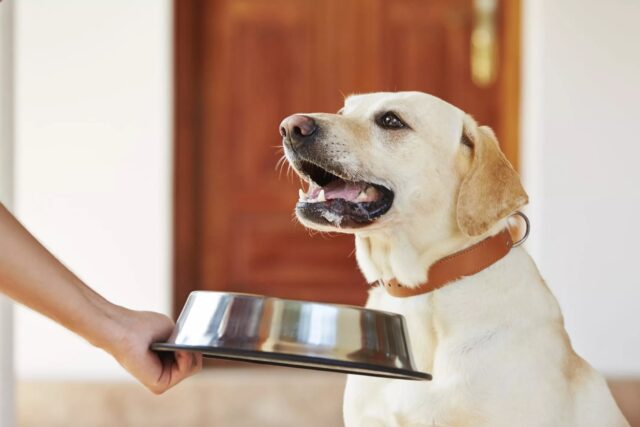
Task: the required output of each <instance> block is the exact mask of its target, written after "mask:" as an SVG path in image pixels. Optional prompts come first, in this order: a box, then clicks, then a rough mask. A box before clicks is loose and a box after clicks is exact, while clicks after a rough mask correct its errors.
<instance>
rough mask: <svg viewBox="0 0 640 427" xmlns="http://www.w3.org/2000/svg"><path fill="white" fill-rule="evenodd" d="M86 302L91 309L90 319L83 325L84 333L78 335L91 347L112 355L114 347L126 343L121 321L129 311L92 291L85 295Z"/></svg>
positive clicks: (125, 334) (123, 325) (125, 329)
mask: <svg viewBox="0 0 640 427" xmlns="http://www.w3.org/2000/svg"><path fill="white" fill-rule="evenodd" d="M87 300H88V301H89V303H90V305H91V306H92V307H93V309H92V310H90V314H89V315H90V319H88V320H87V322H85V323H84V325H85V328H84V329H85V331H82V332H81V333H80V335H82V336H83V337H84V338H85V339H86V340H87V341H88V342H89V343H90V344H91V345H93V346H95V347H98V348H100V349H102V350H104V351H106V352H108V353H110V354H114V353H115V352H116V347H117V346H118V345H119V344H121V343H123V342H125V341H126V337H127V328H126V326H125V324H124V321H123V320H124V318H125V317H126V315H127V313H128V312H129V311H130V310H128V309H126V308H124V307H121V306H119V305H116V304H113V303H111V302H109V301H107V300H105V299H104V298H102V297H101V296H99V295H98V294H96V293H94V292H92V291H91V294H90V295H87ZM83 332H84V333H83Z"/></svg>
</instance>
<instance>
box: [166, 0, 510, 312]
mask: <svg viewBox="0 0 640 427" xmlns="http://www.w3.org/2000/svg"><path fill="white" fill-rule="evenodd" d="M206 1H207V0H174V1H173V10H174V14H173V26H174V31H173V33H174V38H173V47H174V54H173V59H174V63H173V85H174V92H173V93H174V98H173V99H174V101H173V102H174V113H173V121H174V151H173V154H174V161H173V171H174V172H173V174H174V178H173V291H172V297H173V302H172V305H173V314H174V317H175V316H177V315H178V314H179V313H180V311H181V310H182V304H183V301H185V300H186V297H187V296H188V294H189V292H190V291H191V290H193V289H194V288H195V287H197V286H198V284H200V283H201V280H200V279H201V278H200V277H199V275H200V273H199V272H200V268H199V265H198V262H199V257H198V253H199V252H200V248H201V247H202V242H201V235H200V233H199V232H198V228H197V227H198V224H199V223H200V217H199V215H200V212H202V210H201V209H200V205H199V203H200V200H199V197H198V195H199V194H201V186H200V183H201V180H200V176H201V170H200V163H199V161H198V160H199V158H200V153H201V150H202V139H201V137H200V135H199V129H200V124H201V122H202V111H203V108H202V105H203V104H202V102H203V100H202V97H201V91H199V90H198V88H199V87H202V83H203V78H202V76H201V75H200V73H199V70H201V69H202V66H201V65H202V63H201V61H202V58H201V57H200V56H199V52H200V50H201V49H200V48H201V45H200V38H199V37H198V35H199V34H201V33H202V31H201V30H202V23H201V20H200V19H199V18H200V17H201V16H202V13H201V11H202V9H203V7H204V2H206ZM499 34H500V35H501V37H503V43H502V49H500V51H499V52H498V57H499V64H500V65H499V76H498V79H497V82H496V85H497V88H498V98H499V102H500V104H501V108H500V112H501V115H500V121H499V125H498V129H496V131H497V133H498V134H499V135H501V144H500V145H501V147H502V150H503V151H504V153H505V155H506V156H507V158H508V159H509V160H510V161H511V163H512V164H513V166H514V167H515V168H516V169H518V168H519V164H520V161H519V160H520V159H519V152H520V150H519V140H520V135H519V134H520V64H521V0H502V1H500V17H499Z"/></svg>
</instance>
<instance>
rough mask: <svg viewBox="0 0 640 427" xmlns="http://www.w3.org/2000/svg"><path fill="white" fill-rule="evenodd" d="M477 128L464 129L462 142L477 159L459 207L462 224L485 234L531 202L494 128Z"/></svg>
mask: <svg viewBox="0 0 640 427" xmlns="http://www.w3.org/2000/svg"><path fill="white" fill-rule="evenodd" d="M474 128H475V126H474ZM476 129H477V130H476ZM476 129H466V128H465V130H464V131H463V135H462V138H463V140H462V143H463V144H465V145H468V146H470V147H471V149H472V150H473V160H472V163H471V168H470V169H469V172H467V175H466V176H465V177H464V179H463V181H462V185H461V186H460V192H459V193H458V202H457V207H456V217H457V218H456V219H457V221H458V226H459V227H460V229H461V230H462V231H463V232H464V233H465V234H467V235H468V236H478V235H481V234H482V233H484V232H486V231H488V230H489V229H490V228H491V227H492V226H493V225H494V224H495V223H496V222H497V221H499V220H501V219H502V218H505V217H506V216H508V215H509V214H511V213H513V212H514V211H515V210H517V209H518V208H520V207H521V206H523V205H525V204H527V202H528V196H527V193H525V191H524V188H522V184H521V183H520V177H519V176H518V173H517V172H516V171H515V170H514V169H513V166H511V163H509V161H508V160H507V159H506V157H505V156H504V154H502V151H500V147H499V146H498V141H497V139H496V136H495V135H494V133H493V131H492V130H491V129H490V128H488V127H486V126H481V127H478V128H476ZM474 130H476V131H475V132H473V131H474Z"/></svg>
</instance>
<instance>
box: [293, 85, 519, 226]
mask: <svg viewBox="0 0 640 427" xmlns="http://www.w3.org/2000/svg"><path fill="white" fill-rule="evenodd" d="M280 133H281V134H282V136H283V145H284V149H285V155H286V157H287V159H288V160H289V162H290V163H291V165H292V166H293V168H294V169H295V171H296V172H297V173H298V175H300V177H302V179H303V180H305V181H306V182H308V184H309V188H308V190H307V191H302V190H301V191H300V200H299V201H298V203H297V205H296V214H297V216H298V218H299V220H300V221H301V222H302V223H303V224H304V225H305V226H307V227H309V228H313V229H317V230H321V231H341V232H351V233H355V232H358V231H364V230H376V229H380V228H384V227H386V226H389V225H392V224H394V223H399V222H401V221H405V220H407V219H412V218H416V217H420V218H423V219H425V220H428V221H429V222H430V223H432V224H438V225H440V226H446V225H447V224H454V225H455V227H456V228H457V229H458V230H460V231H462V232H463V233H465V234H466V235H469V236H478V235H481V234H482V233H484V232H486V231H487V230H489V229H490V228H491V227H492V225H494V224H495V223H496V222H497V221H499V220H500V219H502V218H504V217H506V216H508V215H509V214H510V213H512V212H513V211H514V210H516V209H518V208H519V207H520V206H522V205H524V204H525V203H526V202H527V195H526V193H525V192H524V190H523V188H522V186H521V184H520V179H519V177H518V175H517V173H516V172H515V171H514V170H513V168H512V166H511V164H510V163H509V162H508V161H507V160H506V158H505V157H504V155H503V154H502V153H501V151H500V149H499V147H498V143H497V141H496V138H495V136H494V134H493V132H492V131H491V129H489V128H487V127H478V126H477V125H476V123H475V122H474V121H473V119H472V118H471V117H469V116H468V115H466V114H465V113H464V112H462V111H461V110H459V109H458V108H456V107H454V106H452V105H450V104H448V103H446V102H444V101H442V100H441V99H439V98H436V97H434V96H431V95H427V94H424V93H419V92H399V93H373V94H366V95H356V96H350V97H349V98H347V99H346V101H345V105H344V107H343V108H342V109H341V110H340V111H339V112H338V113H337V114H326V113H315V114H296V115H293V116H290V117H287V118H286V119H285V120H283V122H282V123H281V125H280Z"/></svg>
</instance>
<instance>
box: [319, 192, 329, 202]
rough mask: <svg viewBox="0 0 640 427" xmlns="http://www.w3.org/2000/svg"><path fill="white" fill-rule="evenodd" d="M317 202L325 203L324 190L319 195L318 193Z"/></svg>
mask: <svg viewBox="0 0 640 427" xmlns="http://www.w3.org/2000/svg"><path fill="white" fill-rule="evenodd" d="M317 200H318V201H319V202H326V201H327V199H326V198H325V197H324V190H320V193H318V198H317Z"/></svg>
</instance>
